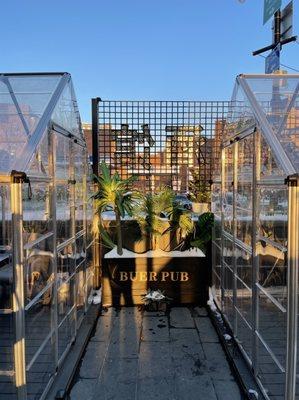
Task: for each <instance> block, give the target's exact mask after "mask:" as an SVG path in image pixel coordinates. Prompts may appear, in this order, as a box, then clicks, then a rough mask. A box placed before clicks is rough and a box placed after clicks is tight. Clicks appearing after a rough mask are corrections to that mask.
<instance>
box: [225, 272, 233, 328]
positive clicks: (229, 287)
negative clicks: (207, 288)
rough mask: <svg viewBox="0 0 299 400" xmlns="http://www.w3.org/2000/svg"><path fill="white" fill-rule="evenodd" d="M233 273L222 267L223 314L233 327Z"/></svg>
mask: <svg viewBox="0 0 299 400" xmlns="http://www.w3.org/2000/svg"><path fill="white" fill-rule="evenodd" d="M233 285H234V279H233V273H232V271H231V270H230V269H229V268H228V267H226V266H224V267H223V288H224V310H223V311H224V313H225V314H226V316H227V318H228V320H229V322H230V324H231V325H232V326H233V320H234V312H233Z"/></svg>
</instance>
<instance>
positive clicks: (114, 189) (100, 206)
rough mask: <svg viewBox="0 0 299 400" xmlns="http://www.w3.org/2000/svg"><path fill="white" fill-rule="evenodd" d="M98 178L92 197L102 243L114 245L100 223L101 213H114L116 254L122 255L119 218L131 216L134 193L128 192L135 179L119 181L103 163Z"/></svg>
mask: <svg viewBox="0 0 299 400" xmlns="http://www.w3.org/2000/svg"><path fill="white" fill-rule="evenodd" d="M100 171H101V175H100V176H95V179H96V180H97V182H98V187H99V188H98V191H97V192H96V193H95V194H94V195H93V198H94V199H95V204H96V210H97V211H96V213H97V216H98V218H97V223H98V224H99V230H100V234H101V236H102V239H103V241H104V242H105V243H106V245H107V246H108V247H110V248H114V247H115V244H114V243H113V241H112V240H111V239H110V237H109V235H108V234H107V232H106V231H105V229H104V226H103V221H102V218H101V217H102V213H103V212H104V211H106V210H107V209H110V210H112V211H113V212H114V213H115V228H116V237H117V254H118V255H122V254H123V239H122V229H121V218H124V217H125V215H126V214H127V215H129V216H132V212H133V204H134V195H135V192H132V191H130V190H129V187H130V185H131V184H132V183H133V182H134V180H135V177H130V178H128V179H121V177H120V176H119V174H118V173H117V172H115V174H114V175H112V176H111V175H110V171H109V168H108V166H107V165H106V163H105V162H102V163H101V165H100Z"/></svg>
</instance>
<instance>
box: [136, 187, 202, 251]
mask: <svg viewBox="0 0 299 400" xmlns="http://www.w3.org/2000/svg"><path fill="white" fill-rule="evenodd" d="M134 215H135V217H136V220H137V222H138V224H139V226H140V229H141V232H142V233H143V234H144V235H146V236H148V237H150V242H151V248H152V249H155V248H156V246H157V238H158V237H159V236H163V235H164V234H166V233H167V232H170V231H171V232H176V231H177V230H179V232H180V239H182V238H185V237H186V235H187V234H189V233H191V232H192V231H193V229H194V225H193V221H192V219H191V215H190V213H188V212H187V211H186V210H185V209H184V208H182V207H180V206H179V205H178V204H177V203H176V202H175V193H174V192H173V190H171V189H170V188H168V187H163V188H161V189H160V190H159V191H158V192H157V193H153V194H152V193H148V194H146V195H144V196H143V197H142V200H141V201H140V204H139V206H138V207H137V208H136V209H135V210H134ZM165 218H167V222H168V224H167V226H166V227H165ZM169 245H170V243H169ZM167 247H168V246H167Z"/></svg>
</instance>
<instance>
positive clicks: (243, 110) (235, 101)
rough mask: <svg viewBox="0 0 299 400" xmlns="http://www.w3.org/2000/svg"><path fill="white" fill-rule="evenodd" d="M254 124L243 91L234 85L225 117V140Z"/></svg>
mask: <svg viewBox="0 0 299 400" xmlns="http://www.w3.org/2000/svg"><path fill="white" fill-rule="evenodd" d="M253 122H254V117H253V112H252V109H251V106H250V104H249V101H248V99H247V97H246V95H245V93H244V91H243V89H242V88H241V87H240V86H239V84H238V83H236V86H235V89H234V94H233V97H232V100H231V104H230V107H229V112H228V115H227V124H226V129H225V139H226V140H228V139H229V138H231V137H232V136H234V135H235V134H236V133H237V132H238V131H240V130H241V129H244V128H246V127H247V126H250V125H251V124H252V123H253Z"/></svg>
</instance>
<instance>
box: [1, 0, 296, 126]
mask: <svg viewBox="0 0 299 400" xmlns="http://www.w3.org/2000/svg"><path fill="white" fill-rule="evenodd" d="M282 1H283V6H284V5H286V4H287V2H288V1H287V0H282ZM294 3H295V4H294V7H295V18H294V19H295V21H296V20H297V21H299V19H298V13H299V0H294ZM297 9H298V10H297ZM1 16H2V18H1V24H0V40H1V59H0V64H1V68H0V70H1V71H3V72H12V71H14V72H15V71H26V72H27V71H68V72H70V73H71V74H72V76H73V81H74V85H75V90H76V94H77V98H78V101H79V108H80V111H81V116H82V120H83V121H89V120H90V98H91V97H97V96H99V97H101V98H102V99H111V100H113V99H122V100H125V99H130V100H132V99H136V100H140V99H143V100H147V99H152V100H186V99H188V100H227V99H230V97H231V93H232V89H233V84H234V79H235V76H236V75H238V74H239V73H256V72H263V71H264V60H263V59H262V58H261V57H253V56H252V55H251V52H252V50H256V49H258V48H260V47H263V46H265V45H267V44H269V43H270V41H271V32H270V31H271V29H270V27H271V23H270V22H268V23H267V25H265V26H263V24H262V18H263V0H245V1H244V0H243V2H240V1H239V0H84V1H83V0H60V1H58V0H44V1H41V0H9V1H7V0H3V1H2V2H1ZM297 32H299V27H298V24H297V26H296V22H295V27H294V33H297ZM298 54H299V45H298V44H296V43H295V44H290V45H287V46H285V48H284V50H283V52H282V57H281V62H282V63H284V64H288V65H290V66H292V67H295V68H297V69H299V63H298Z"/></svg>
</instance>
